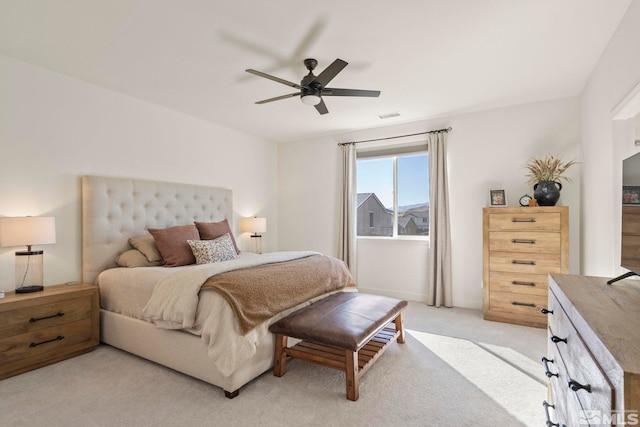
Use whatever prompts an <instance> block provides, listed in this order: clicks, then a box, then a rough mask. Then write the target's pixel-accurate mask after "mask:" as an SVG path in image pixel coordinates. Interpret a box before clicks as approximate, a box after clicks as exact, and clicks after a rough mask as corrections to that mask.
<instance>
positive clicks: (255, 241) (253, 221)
mask: <svg viewBox="0 0 640 427" xmlns="http://www.w3.org/2000/svg"><path fill="white" fill-rule="evenodd" d="M240 228H241V229H242V231H243V232H246V233H253V234H252V235H251V242H252V246H253V251H254V252H255V253H257V254H261V253H262V236H261V235H260V234H258V233H266V232H267V218H258V217H255V216H254V217H249V218H242V221H241V223H240Z"/></svg>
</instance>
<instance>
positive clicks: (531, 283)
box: [511, 280, 536, 288]
mask: <svg viewBox="0 0 640 427" xmlns="http://www.w3.org/2000/svg"><path fill="white" fill-rule="evenodd" d="M511 284H512V285H516V286H531V287H532V288H535V287H536V284H535V283H533V282H518V281H517V280H514V281H513V282H511Z"/></svg>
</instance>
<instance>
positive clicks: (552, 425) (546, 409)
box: [542, 400, 565, 427]
mask: <svg viewBox="0 0 640 427" xmlns="http://www.w3.org/2000/svg"><path fill="white" fill-rule="evenodd" d="M542 406H544V414H545V416H546V417H547V422H546V425H547V427H565V425H564V424H562V426H561V425H560V424H558V423H554V422H552V421H551V416H550V415H549V408H553V409H556V406H555V405H552V404H551V403H548V402H547V401H546V400H545V401H543V402H542Z"/></svg>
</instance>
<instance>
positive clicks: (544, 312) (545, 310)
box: [540, 308, 553, 314]
mask: <svg viewBox="0 0 640 427" xmlns="http://www.w3.org/2000/svg"><path fill="white" fill-rule="evenodd" d="M540 313H542V314H553V310H548V309H546V308H543V309H541V310H540Z"/></svg>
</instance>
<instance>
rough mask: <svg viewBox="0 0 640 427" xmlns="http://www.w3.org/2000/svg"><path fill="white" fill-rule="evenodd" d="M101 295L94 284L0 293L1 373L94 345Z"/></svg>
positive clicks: (1, 375) (31, 366)
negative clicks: (1, 295) (1, 294)
mask: <svg viewBox="0 0 640 427" xmlns="http://www.w3.org/2000/svg"><path fill="white" fill-rule="evenodd" d="M99 316H100V299H99V294H98V287H97V286H92V285H83V284H74V285H55V286H45V288H44V290H43V291H42V292H34V293H27V294H16V293H14V292H11V293H8V294H7V295H6V297H5V298H2V299H0V379H3V378H7V377H10V376H12V375H17V374H20V373H22V372H26V371H29V370H31V369H35V368H39V367H41V366H45V365H49V364H51V363H55V362H58V361H60V360H63V359H67V358H69V357H73V356H77V355H79V354H82V353H86V352H88V351H91V350H93V348H94V347H95V346H97V345H98V344H99V341H100V324H99V321H100V319H99Z"/></svg>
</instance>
